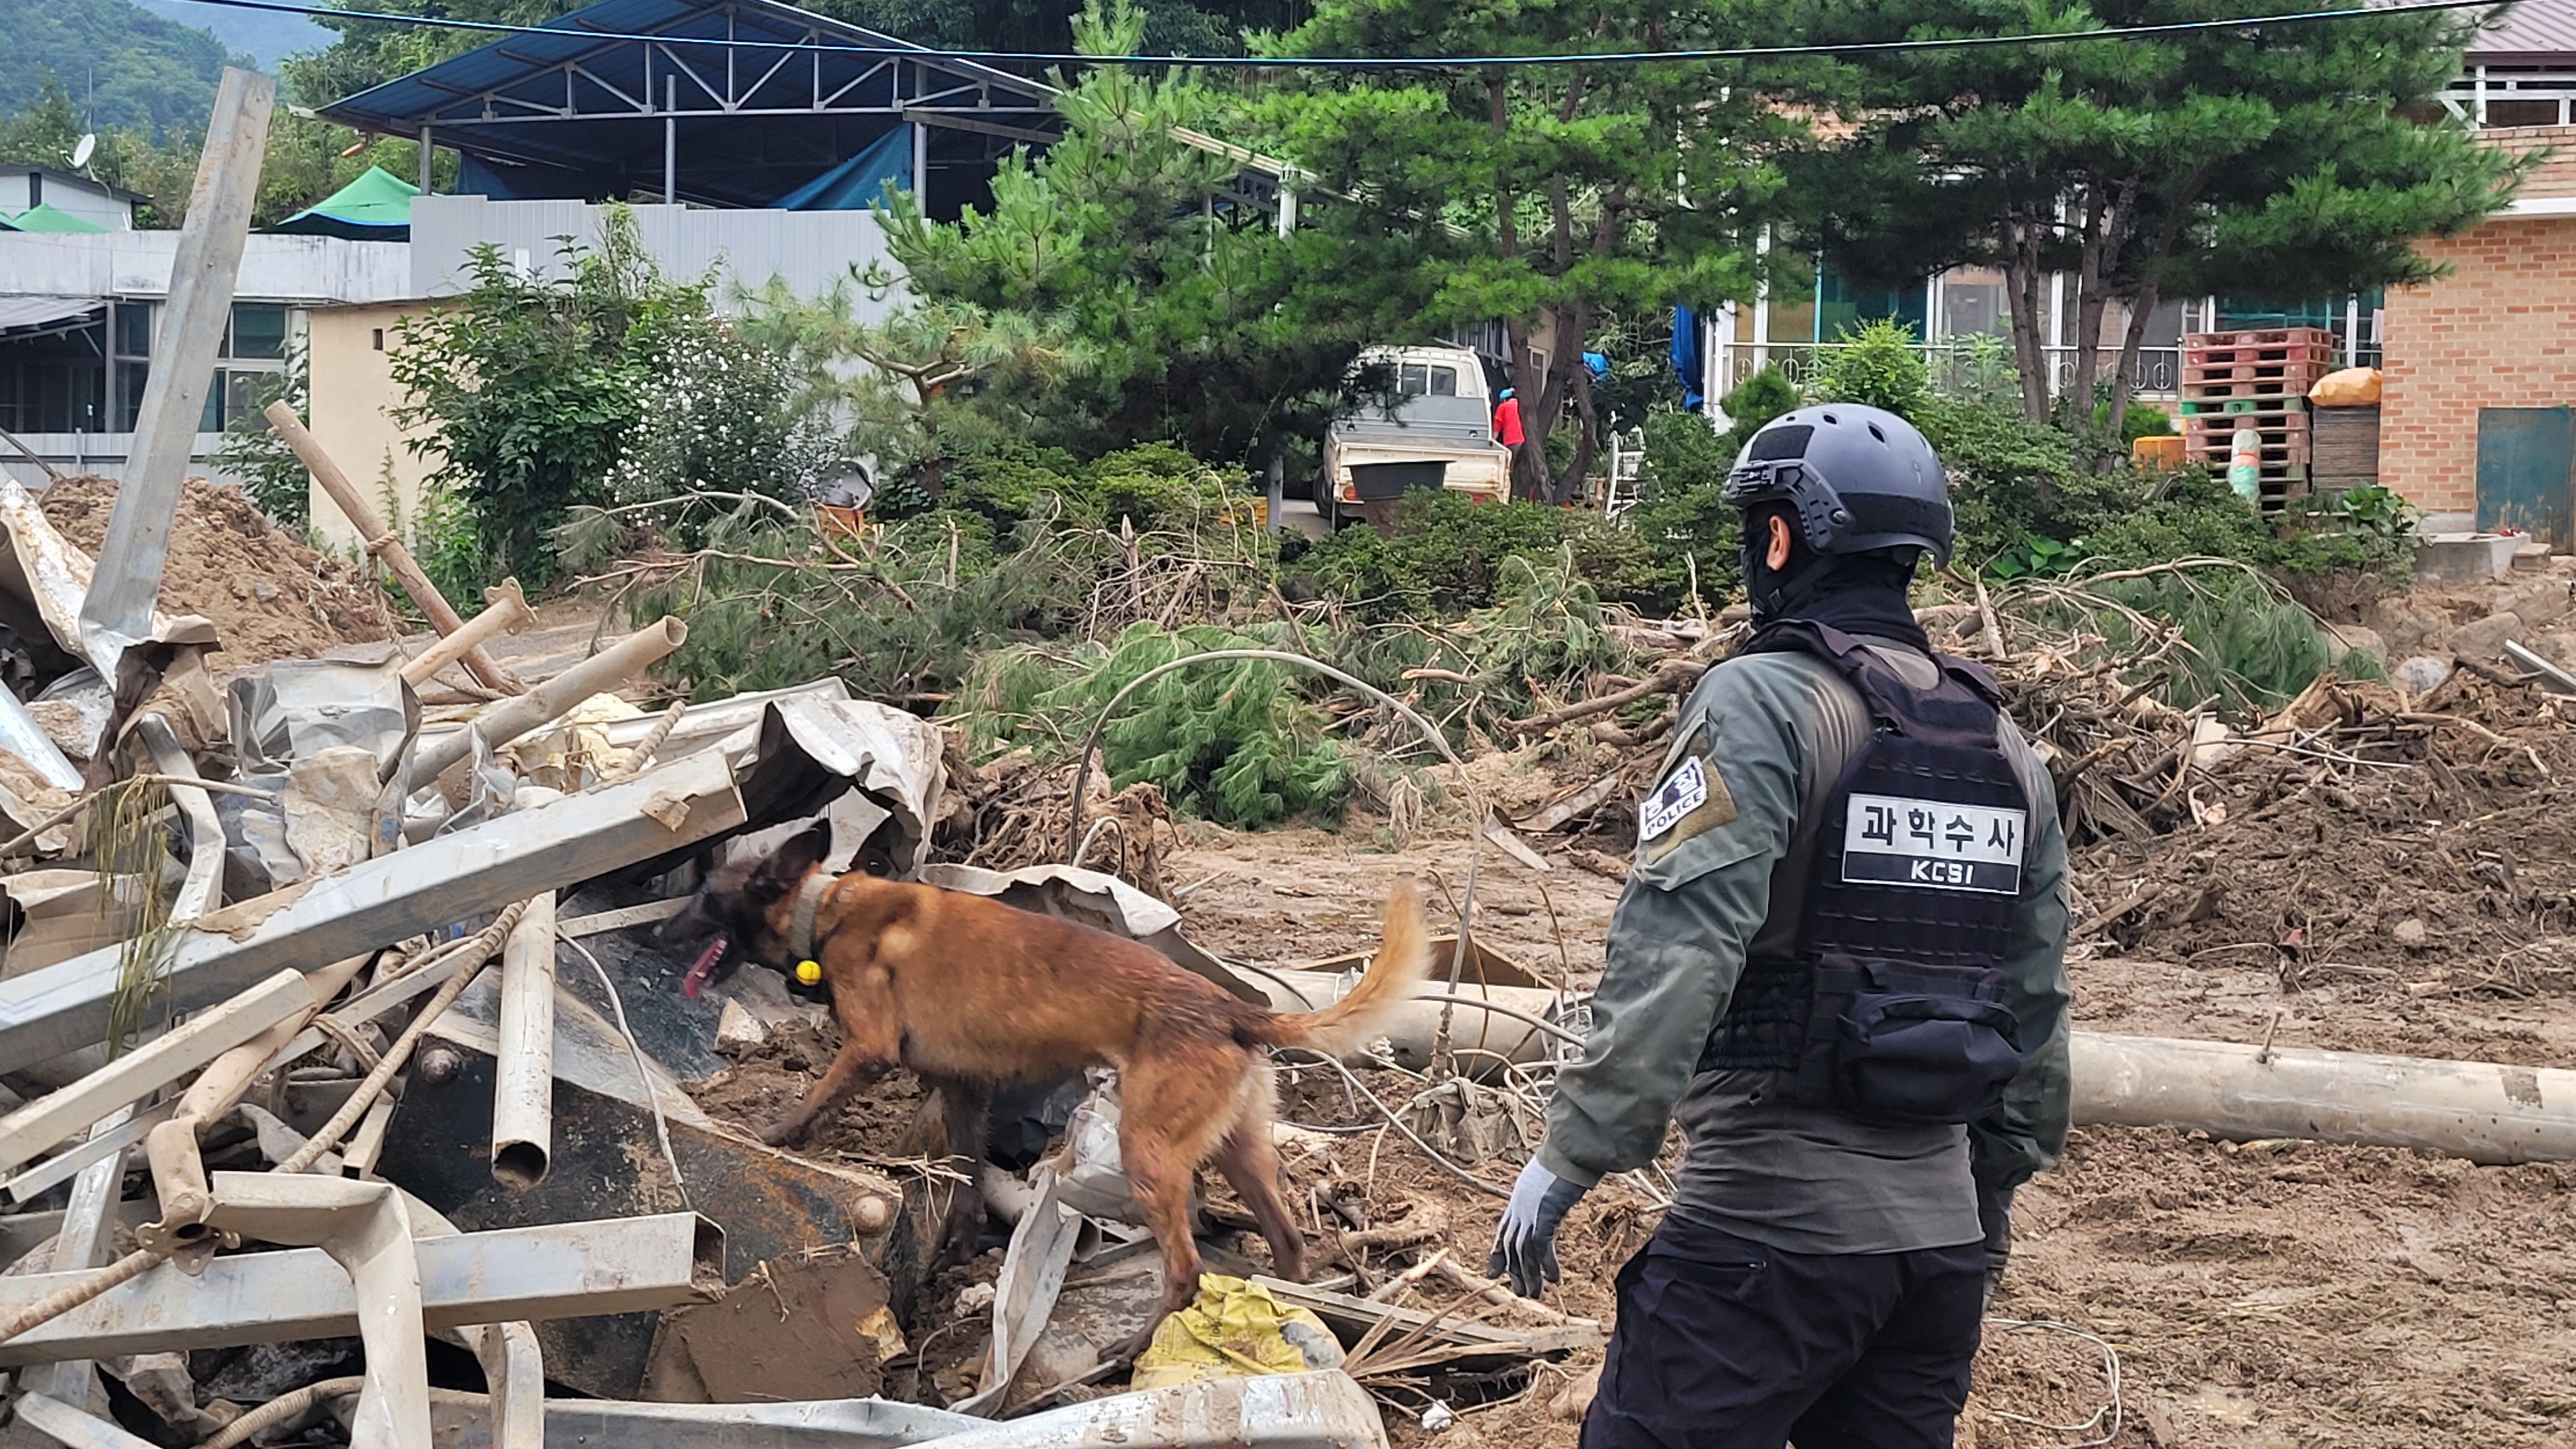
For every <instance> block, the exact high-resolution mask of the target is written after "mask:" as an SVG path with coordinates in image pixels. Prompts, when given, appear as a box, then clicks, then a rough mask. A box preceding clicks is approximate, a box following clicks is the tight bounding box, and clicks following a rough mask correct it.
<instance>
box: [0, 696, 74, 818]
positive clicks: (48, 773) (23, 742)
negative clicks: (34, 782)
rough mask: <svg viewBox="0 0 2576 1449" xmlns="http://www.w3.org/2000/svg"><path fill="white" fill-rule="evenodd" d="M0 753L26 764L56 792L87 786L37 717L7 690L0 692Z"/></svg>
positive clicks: (68, 757) (32, 802) (30, 802)
mask: <svg viewBox="0 0 2576 1449" xmlns="http://www.w3.org/2000/svg"><path fill="white" fill-rule="evenodd" d="M0 750H6V751H8V752H9V753H10V754H13V755H16V756H17V757H18V758H19V759H21V760H23V761H25V762H26V764H27V768H29V769H31V770H34V771H35V772H36V778H38V779H40V780H42V781H44V782H45V783H46V784H48V785H51V786H53V787H54V788H55V789H57V790H78V789H79V788H80V787H81V785H82V784H83V783H84V782H83V781H82V779H81V772H80V771H79V770H78V769H77V768H75V767H74V766H73V765H72V761H71V757H70V756H69V755H66V754H64V753H63V747H62V746H60V745H58V744H55V743H54V737H53V736H52V735H49V734H47V733H45V727H44V726H43V725H40V724H38V723H36V717H35V716H34V715H32V714H29V713H27V707H26V706H25V705H23V704H20V703H19V702H18V696H16V695H14V694H11V693H10V692H9V691H7V690H5V689H0ZM27 803H28V804H30V805H33V804H34V803H35V802H34V801H32V800H30V801H28V802H27Z"/></svg>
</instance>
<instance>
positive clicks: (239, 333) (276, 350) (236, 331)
mask: <svg viewBox="0 0 2576 1449" xmlns="http://www.w3.org/2000/svg"><path fill="white" fill-rule="evenodd" d="M224 355H225V356H226V357H258V358H270V359H274V360H277V361H280V362H283V361H285V360H286V309H285V308H284V307H272V306H267V305H264V304H260V303H250V302H237V303H235V304H233V326H232V335H231V336H230V337H228V338H227V339H225V347H224Z"/></svg>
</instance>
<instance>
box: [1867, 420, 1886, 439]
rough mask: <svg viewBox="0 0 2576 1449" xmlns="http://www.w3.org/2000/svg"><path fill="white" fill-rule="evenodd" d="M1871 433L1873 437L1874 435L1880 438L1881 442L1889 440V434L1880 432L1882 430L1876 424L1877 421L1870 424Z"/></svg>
mask: <svg viewBox="0 0 2576 1449" xmlns="http://www.w3.org/2000/svg"><path fill="white" fill-rule="evenodd" d="M1869 435H1870V436H1871V437H1873V438H1876V439H1878V440H1879V441H1880V442H1882V443H1884V442H1886V441H1887V434H1885V433H1883V432H1880V431H1879V429H1878V424H1876V423H1872V424H1870V425H1869Z"/></svg>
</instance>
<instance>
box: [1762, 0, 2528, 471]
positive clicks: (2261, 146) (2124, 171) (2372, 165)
mask: <svg viewBox="0 0 2576 1449" xmlns="http://www.w3.org/2000/svg"><path fill="white" fill-rule="evenodd" d="M2315 8H2316V7H2315V6H2314V5H2312V4H2310V3H2308V0H2254V3H2250V4H2249V3H2247V0H2094V3H2089V4H2088V3H2083V0H2074V3H2063V0H2058V3H2049V4H2045V5H2042V6H2037V7H2034V6H2033V5H2031V4H2029V3H2027V0H1893V3H1885V4H1870V5H1866V6H1859V5H1851V4H1845V3H1842V0H1815V3H1813V4H1810V5H1806V6H1803V7H1800V8H1798V9H1797V10H1796V11H1794V12H1793V13H1795V14H1798V15H1800V16H1802V17H1803V19H1804V22H1805V28H1806V32H1807V33H1806V36H1805V38H1807V39H1812V40H1820V41H1855V40H1884V39H1887V38H1889V37H1890V36H1893V35H1910V36H1927V37H1928V36H1936V35H2017V34H2031V33H2043V34H2067V35H2075V34H2081V33H2082V32H2085V31H2088V30H2093V29H2098V28H2102V27H2106V26H2109V27H2117V26H2129V25H2144V24H2161V23H2169V22H2176V21H2188V20H2206V19H2220V18H2228V17H2234V16H2241V15H2247V14H2256V15H2261V14H2276V13H2287V12H2292V11H2305V10H2312V9H2315ZM2336 8H2349V9H2353V10H2355V11H2359V10H2360V9H2362V5H2361V3H2360V0H2342V3H2341V4H2340V5H2339V6H2338V7H2336ZM2457 15H2458V12H2449V13H2441V14H2431V15H2425V14H2416V15H2381V16H2372V17H2370V18H2367V19H2352V20H2335V21H2327V22H2322V23H2305V24H2296V25H2283V26H2275V27H2267V28H2264V29H2261V30H2257V31H2250V32H2249V31H2245V30H2240V29H2215V30H2206V31H2194V32H2188V33H2183V34H2171V35H2162V36H2155V37H2149V38H2127V39H2121V40H2116V41H2078V42H2071V43H2067V44H2060V45H2045V44H2043V45H2020V46H1992V47H1983V48H1968V49H1951V50H1938V51H1916V52H1877V53H1872V54H1868V55H1864V56H1860V57H1855V58H1853V59H1850V60H1848V61H1846V62H1844V63H1842V64H1840V65H1838V66H1836V67H1834V68H1833V69H1831V70H1830V71H1822V72H1818V73H1817V74H1816V75H1815V76H1813V77H1811V78H1810V79H1809V81H1808V83H1807V84H1805V85H1803V86H1802V87H1800V90H1799V94H1800V96H1801V98H1802V99H1803V100H1805V101H1807V102H1808V103H1810V104H1814V105H1817V106H1819V107H1822V108H1826V109H1830V110H1832V111H1835V112H1837V113H1839V114H1840V115H1842V116H1843V117H1845V118H1847V119H1849V120H1852V121H1854V122H1856V123H1857V126H1856V129H1855V130H1854V131H1853V132H1852V134H1850V135H1849V136H1848V138H1846V139H1844V140H1841V141H1839V142H1836V143H1834V144H1832V145H1830V146H1828V147H1826V148H1824V149H1823V150H1822V151H1820V152H1819V153H1817V154H1816V155H1814V156H1813V157H1811V158H1808V159H1807V160H1806V161H1805V163H1804V164H1802V165H1801V166H1800V167H1799V168H1798V175H1797V178H1796V194H1797V196H1798V197H1799V199H1800V201H1801V202H1802V204H1803V206H1804V208H1805V219H1806V222H1807V228H1806V229H1807V231H1808V232H1809V233H1810V234H1811V236H1812V238H1813V239H1814V240H1815V241H1816V242H1818V243H1819V244H1820V246H1821V249H1822V251H1823V252H1824V254H1825V257H1826V259H1827V260H1828V262H1829V263H1830V264H1832V265H1833V266H1834V267H1835V268H1836V269H1837V270H1838V271H1839V272H1841V273H1842V274H1843V275H1844V276H1845V277H1846V278H1847V279H1849V280H1852V281H1855V282H1858V283H1860V284H1862V285H1905V284H1913V283H1919V282H1920V281H1921V279H1922V278H1923V276H1924V275H1926V274H1927V273H1929V272H1936V271H1939V270H1942V269H1945V268H1948V267H1952V266H1961V265H1975V266H1991V267H1995V268H1998V269H2000V270H2001V271H2002V272H2003V274H2004V277H2005V281H2006V291H2007V293H2008V295H2009V306H2010V311H2011V324H2012V338H2013V346H2014V354H2015V361H2016V363H2017V365H2018V367H2019V370H2020V372H2021V382H2022V397H2023V407H2024V409H2025V411H2026V412H2027V413H2028V415H2029V416H2031V417H2032V418H2039V417H2043V416H2045V415H2046V412H2047V409H2048V405H2049V389H2048V379H2049V369H2048V366H2047V360H2046V357H2045V353H2044V350H2043V348H2044V342H2045V339H2044V338H2043V336H2042V333H2041V324H2042V320H2043V308H2042V295H2043V291H2044V288H2045V285H2046V278H2047V276H2048V275H2049V274H2050V273H2051V272H2061V271H2062V272H2066V273H2069V274H2071V275H2072V277H2073V280H2074V293H2073V296H2072V298H2071V299H2070V302H2071V305H2072V306H2073V307H2074V309H2075V326H2074V329H2073V330H2074V335H2075V336H2076V337H2077V338H2078V339H2079V340H2080V341H2083V342H2085V343H2087V344H2093V343H2094V342H2095V340H2096V339H2099V338H2100V336H2101V330H2102V322H2103V318H2104V315H2105V312H2106V310H2107V306H2108V304H2109V303H2111V302H2113V301H2120V302H2124V303H2126V304H2127V305H2128V307H2129V310H2130V314H2131V316H2130V323H2129V327H2128V329H2127V332H2126V333H2125V335H2124V336H2123V337H2122V338H2121V339H2120V349H2119V365H2118V369H2117V371H2116V372H2115V374H2114V377H2113V380H2112V402H2111V409H2110V419H2109V421H2110V424H2111V427H2112V429H2113V430H2114V431H2115V432H2116V431H2117V430H2118V428H2119V426H2120V423H2121V419H2122V415H2123V414H2124V413H2125V411H2126V408H2127V400H2128V386H2129V380H2130V378H2131V377H2132V376H2133V373H2134V367H2135V363H2136V357H2137V352H2138V348H2139V345H2140V343H2141V341H2142V339H2143V337H2144V332H2145V328H2146V325H2147V317H2148V315H2149V314H2150V313H2152V312H2153V311H2154V309H2155V305H2156V303H2157V301H2158V299H2159V298H2161V297H2166V296H2188V295H2198V294H2202V293H2214V292H2227V293H2231V294H2235V295H2240V296H2245V295H2252V296H2272V297H2296V298H2307V297H2315V296H2332V295H2338V294H2342V293H2346V292H2350V291H2355V290H2362V289H2367V288H2371V287H2377V286H2388V285H2398V284H2403V283H2407V282H2413V281H2420V280H2423V279H2424V278H2425V277H2426V276H2428V275H2429V274H2430V268H2429V264H2428V263H2427V262H2426V261H2425V260H2424V258H2423V256H2422V255H2421V253H2419V252H2418V251H2417V250H2416V249H2415V243H2416V241H2417V240H2418V239H2420V238H2422V237H2425V236H2431V235H2449V234H2455V233H2457V232H2460V231H2463V230H2466V229H2467V228H2469V227H2472V226H2475V225H2476V224H2477V223H2478V222H2479V221H2481V220H2483V219H2484V218H2485V217H2487V216H2489V215H2491V214H2492V213H2493V212H2495V211H2496V210H2497V209H2499V208H2501V207H2502V206H2503V205H2504V203H2505V202H2506V201H2507V200H2508V199H2509V197H2510V194H2511V190H2510V189H2511V185H2512V182H2513V180H2514V178H2515V176H2516V174H2517V171H2516V166H2515V163H2513V162H2511V161H2509V160H2508V159H2506V158H2504V157H2502V156H2501V155H2499V154H2497V153H2495V152H2493V151H2491V150H2488V149H2486V148H2482V147H2480V146H2479V145H2477V143H2476V141H2475V139H2474V138H2473V137H2472V136H2470V135H2469V134H2468V133H2467V132H2466V131H2464V130H2462V129H2461V128H2459V127H2458V126H2456V125H2453V124H2450V123H2448V122H2447V121H2436V122H2432V123H2419V122H2417V121H2414V120H2410V119H2408V117H2409V116H2410V115H2416V114H2422V113H2424V112H2425V111H2427V110H2432V111H2434V112H2435V113H2438V107H2437V106H2434V105H2433V104H2432V103H2433V101H2434V99H2435V98H2436V97H2437V95H2438V93H2439V92H2440V90H2441V88H2442V87H2443V86H2444V85H2446V84H2447V83H2449V81H2450V80H2452V79H2453V78H2454V77H2455V76H2457V75H2458V74H2459V69H2460V55H2461V49H2462V47H2463V45H2464V44H2465V43H2466V40H2467V38H2468V36H2469V35H2470V34H2471V33H2472V31H2473V29H2474V23H2473V22H2471V21H2467V20H2462V19H2459V18H2457ZM2097 356H2098V353H2097V349H2096V345H2084V346H2081V347H2079V349H2078V350H2077V352H2076V355H2075V359H2074V370H2073V371H2074V375H2073V378H2072V380H2071V386H2070V387H2069V389H2068V393H2069V395H2070V396H2075V397H2079V398H2090V397H2091V396H2092V393H2093V383H2094V372H2095V367H2096V358H2097Z"/></svg>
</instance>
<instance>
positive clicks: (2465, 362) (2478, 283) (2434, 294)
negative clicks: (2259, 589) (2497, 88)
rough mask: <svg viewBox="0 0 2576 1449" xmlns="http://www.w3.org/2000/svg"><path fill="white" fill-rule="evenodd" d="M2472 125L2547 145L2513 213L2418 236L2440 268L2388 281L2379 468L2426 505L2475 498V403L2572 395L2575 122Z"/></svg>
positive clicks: (2527, 147)
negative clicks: (2404, 281)
mask: <svg viewBox="0 0 2576 1449" xmlns="http://www.w3.org/2000/svg"><path fill="white" fill-rule="evenodd" d="M2481 134H2482V136H2483V137H2484V138H2485V139H2486V140H2488V141H2489V142H2490V143H2491V144H2494V145H2497V146H2499V147H2502V148H2504V149H2507V150H2510V151H2514V152H2516V153H2527V152H2530V151H2534V150H2537V149H2539V148H2542V147H2548V148H2551V152H2552V154H2551V155H2550V157H2549V158H2548V159H2547V160H2545V161H2543V162H2542V163H2541V164H2540V166H2539V167H2538V169H2537V170H2535V171H2534V172H2533V174H2532V176H2531V178H2530V179H2529V180H2528V181H2527V182H2526V183H2525V184H2524V187H2523V190H2522V193H2521V196H2520V198H2519V199H2518V200H2517V201H2516V202H2515V203H2514V206H2513V209H2512V211H2511V212H2509V213H2507V214H2506V215H2503V216H2499V217H2497V218H2496V219H2495V220H2493V221H2490V222H2488V223H2487V224H2486V225H2484V226H2482V227H2479V228H2478V229H2477V230H2476V231H2473V232H2471V233H2469V234H2468V235H2466V236H2462V237H2456V238H2452V239H2449V240H2440V239H2436V240H2432V241H2428V242H2426V243H2424V245H2423V251H2424V254H2425V255H2426V256H2427V257H2430V258H2431V259H2432V260H2434V261H2435V262H2438V263H2440V264H2442V265H2444V266H2446V267H2448V268H2450V274H2449V275H2448V276H2445V277H2443V278H2442V279H2441V280H2439V281H2436V282H2432V283H2430V284H2428V285H2425V286H2422V287H2414V288H2408V289H2405V290H2402V291H2400V290H2392V291H2390V292H2389V293H2388V298H2387V304H2386V305H2387V316H2386V320H2385V326H2384V330H2383V332H2382V334H2381V336H2382V346H2383V349H2384V354H2383V357H2382V360H2381V363H2380V367H2381V371H2382V372H2383V374H2384V383H2383V386H2382V390H2381V394H2380V441H2379V478H2380V481H2381V482H2383V483H2385V484H2387V485H2388V486H2389V487H2391V488H2393V489H2395V490H2397V491H2398V492H2399V493H2401V494H2403V495H2405V497H2406V498H2407V500H2408V501H2410V502H2412V503H2414V504H2416V505H2417V506H2418V507H2421V508H2425V509H2428V510H2431V511H2433V512H2436V513H2468V512H2471V511H2473V510H2474V509H2475V508H2476V506H2477V476H2478V409H2480V408H2489V407H2556V406H2559V405H2561V404H2571V403H2576V126H2525V127H2515V128H2512V129H2505V130H2495V129H2490V130H2487V131H2485V132H2482V133H2481Z"/></svg>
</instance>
